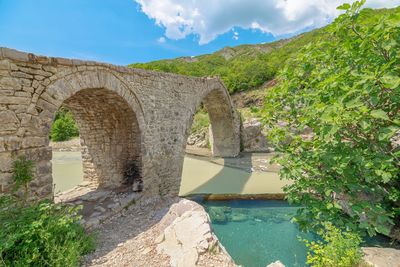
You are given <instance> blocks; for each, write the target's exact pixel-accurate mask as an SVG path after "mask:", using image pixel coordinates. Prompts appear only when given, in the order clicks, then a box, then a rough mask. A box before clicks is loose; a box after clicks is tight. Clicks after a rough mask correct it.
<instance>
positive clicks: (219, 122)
mask: <svg viewBox="0 0 400 267" xmlns="http://www.w3.org/2000/svg"><path fill="white" fill-rule="evenodd" d="M211 81H213V82H209V83H208V86H207V90H204V91H203V92H202V94H200V96H199V97H198V99H197V100H196V102H195V105H194V107H193V108H192V111H191V116H190V118H189V122H188V123H187V127H186V139H187V138H188V137H189V134H190V129H191V126H192V123H193V118H194V115H195V112H196V110H197V109H198V108H199V106H200V104H201V103H203V105H204V106H205V108H206V110H207V111H208V115H209V117H210V126H211V129H210V143H211V152H212V155H213V156H216V157H236V156H237V155H238V154H239V152H240V119H239V116H238V114H237V111H236V109H235V108H234V107H233V104H232V101H231V98H230V96H229V93H228V90H227V89H226V88H225V86H224V85H223V84H222V83H221V82H220V81H219V80H218V81H217V82H215V81H214V80H211ZM185 145H186V144H185Z"/></svg>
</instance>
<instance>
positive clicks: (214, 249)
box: [155, 200, 233, 267]
mask: <svg viewBox="0 0 400 267" xmlns="http://www.w3.org/2000/svg"><path fill="white" fill-rule="evenodd" d="M220 211H222V214H224V213H223V209H220ZM168 214H171V215H172V214H174V215H175V216H178V217H176V218H175V219H174V220H173V221H172V222H171V221H169V219H168V218H167V217H168V216H167V217H165V218H164V219H163V221H162V222H161V223H165V224H166V225H168V226H167V227H166V228H165V230H164V232H163V234H161V235H160V236H159V237H157V238H156V240H155V242H156V243H157V242H160V241H161V242H160V243H159V244H158V245H157V252H158V253H165V254H167V255H168V256H169V258H170V265H171V266H174V267H187V266H197V263H198V261H199V259H200V260H201V257H202V255H203V254H206V253H216V254H219V256H222V257H223V258H224V264H223V265H221V266H231V265H233V261H232V259H231V258H230V257H229V255H228V254H227V253H226V251H225V250H224V248H223V247H222V246H221V245H220V243H219V242H218V239H217V237H216V236H215V235H214V234H213V233H212V230H211V222H210V219H209V217H208V215H207V213H206V212H205V211H204V209H203V207H201V206H200V205H199V204H197V203H195V202H192V201H189V200H181V201H180V202H179V203H177V204H174V205H172V207H171V208H170V211H169V212H168ZM225 261H226V262H225ZM228 263H229V264H228Z"/></svg>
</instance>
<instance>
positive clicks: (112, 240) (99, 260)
mask: <svg viewBox="0 0 400 267" xmlns="http://www.w3.org/2000/svg"><path fill="white" fill-rule="evenodd" d="M184 202H185V203H186V204H187V202H188V200H182V199H180V198H165V199H149V200H147V201H146V202H142V203H139V204H135V205H132V206H131V207H129V208H128V209H126V210H124V211H123V212H122V213H121V214H120V215H118V216H115V217H113V218H111V219H110V220H108V221H106V222H104V223H103V224H101V225H100V226H99V227H97V228H96V229H95V231H96V232H97V233H98V240H97V243H98V245H97V249H96V251H95V252H94V253H92V254H90V255H87V256H86V257H85V260H84V264H83V265H84V266H118V267H119V266H140V267H141V266H143V267H153V266H154V267H162V266H171V262H170V260H171V258H170V257H169V256H168V255H167V254H165V253H163V252H160V251H159V249H157V246H158V244H160V243H161V242H163V241H164V240H163V239H160V236H162V234H163V232H164V231H165V229H166V228H167V227H169V226H170V225H172V224H173V223H174V222H175V221H176V219H177V218H178V217H180V216H181V215H182V214H183V213H185V212H186V210H187V205H186V206H185V205H183V204H182V203H184ZM193 203H194V204H193V205H194V206H196V205H198V204H196V203H195V202H193ZM173 204H176V205H173ZM191 205H192V204H191ZM199 207H200V210H202V211H203V212H204V213H205V211H204V210H203V209H202V208H201V206H199ZM199 207H196V209H199ZM193 234H195V233H193ZM214 238H215V239H216V237H215V236H214ZM178 242H179V240H178ZM183 245H184V244H183ZM183 245H182V246H183ZM182 257H183V255H182ZM177 266H182V267H190V266H184V265H179V264H178V265H177ZM191 266H204V267H206V266H207V267H209V266H221V267H223V266H227V267H228V266H229V267H231V266H235V265H234V263H233V262H232V260H231V259H230V256H228V254H227V253H226V252H225V251H224V250H221V249H220V250H213V251H211V250H207V251H205V252H204V253H200V254H199V255H198V259H197V264H196V265H191Z"/></svg>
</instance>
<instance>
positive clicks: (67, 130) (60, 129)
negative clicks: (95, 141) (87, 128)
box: [50, 108, 79, 141]
mask: <svg viewBox="0 0 400 267" xmlns="http://www.w3.org/2000/svg"><path fill="white" fill-rule="evenodd" d="M76 136H79V131H78V126H77V125H76V122H75V120H74V118H73V116H72V114H71V112H70V111H69V110H67V109H64V108H62V109H60V111H58V112H57V114H56V118H55V120H54V123H53V125H52V127H51V132H50V138H51V140H53V141H66V140H69V139H71V138H73V137H76Z"/></svg>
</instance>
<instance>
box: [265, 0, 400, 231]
mask: <svg viewBox="0 0 400 267" xmlns="http://www.w3.org/2000/svg"><path fill="white" fill-rule="evenodd" d="M362 4H363V1H361V2H355V3H353V4H352V5H348V4H345V5H343V6H341V7H340V8H341V9H344V10H346V13H345V14H343V15H341V16H340V17H339V18H337V19H336V20H335V22H334V23H333V24H331V25H330V26H329V27H328V28H326V31H327V34H329V35H330V38H328V39H327V40H325V39H324V40H321V41H319V42H315V43H314V44H313V45H312V46H307V47H305V48H304V49H303V50H302V51H301V52H300V53H299V56H298V57H297V58H296V59H295V60H293V61H292V62H290V64H288V65H287V67H286V69H285V70H284V71H283V72H282V73H281V74H280V78H279V80H280V83H279V85H278V86H277V87H275V88H271V89H270V90H268V91H267V95H266V101H265V108H264V109H263V117H264V121H265V122H266V123H267V124H268V126H269V127H270V128H271V131H270V136H269V137H270V138H271V140H273V141H274V143H275V145H276V147H277V149H278V150H279V151H280V152H282V153H281V154H280V155H279V158H277V159H276V160H277V161H278V162H279V163H280V164H281V166H282V168H281V170H280V175H281V177H282V178H286V179H289V180H292V181H293V183H292V184H291V185H288V186H287V187H286V188H285V191H286V193H287V197H288V199H289V201H291V202H292V203H298V204H301V205H303V206H305V207H306V208H302V209H299V214H298V215H297V216H296V220H297V222H299V223H300V226H303V227H310V226H311V227H312V226H313V225H318V223H319V222H321V221H330V222H332V223H334V224H335V226H338V227H341V228H345V227H351V228H353V229H354V230H356V229H360V228H361V229H362V230H366V231H367V232H368V233H369V234H370V235H374V234H375V233H376V232H378V233H382V234H386V235H387V234H389V232H390V229H391V228H392V226H393V225H394V223H395V222H396V221H397V222H399V221H400V209H399V206H398V203H399V201H400V190H399V188H400V150H399V149H398V148H397V147H396V145H395V142H393V140H394V138H398V137H396V134H398V133H399V131H400V112H399V111H400V77H399V73H400V54H399V51H400V12H399V11H400V8H397V10H398V11H397V12H393V13H392V14H390V15H386V14H384V15H382V16H373V14H375V13H374V11H373V10H370V9H364V10H362V11H361V12H360V11H359V10H360V9H361V6H362ZM343 207H346V213H347V214H348V215H349V216H343V215H344V212H343Z"/></svg>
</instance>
